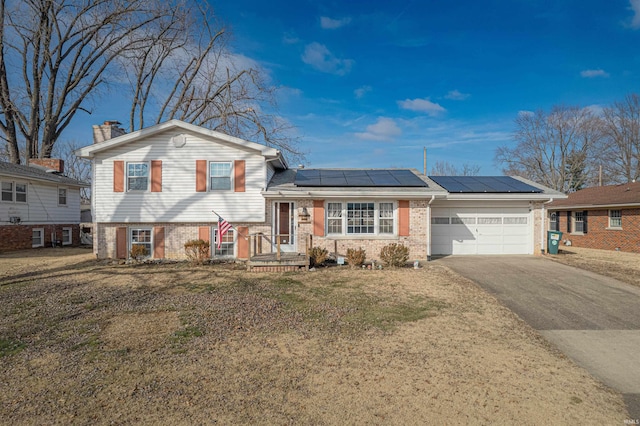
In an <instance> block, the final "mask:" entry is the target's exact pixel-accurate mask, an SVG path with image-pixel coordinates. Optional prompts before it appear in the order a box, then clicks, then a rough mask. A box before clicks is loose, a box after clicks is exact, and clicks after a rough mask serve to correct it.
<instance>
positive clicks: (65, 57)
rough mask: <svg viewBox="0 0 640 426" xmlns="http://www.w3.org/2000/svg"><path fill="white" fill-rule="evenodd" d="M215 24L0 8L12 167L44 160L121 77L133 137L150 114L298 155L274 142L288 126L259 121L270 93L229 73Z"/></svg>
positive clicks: (189, 10)
mask: <svg viewBox="0 0 640 426" xmlns="http://www.w3.org/2000/svg"><path fill="white" fill-rule="evenodd" d="M212 22H213V16H211V15H210V14H209V12H208V10H207V9H205V8H204V7H201V3H200V1H199V0H174V1H170V2H167V1H163V0H92V1H87V0H56V1H54V0H0V114H1V115H2V117H0V132H1V134H2V137H3V138H4V140H5V141H6V143H7V151H8V155H9V158H10V160H11V161H12V162H14V163H19V162H20V154H19V149H18V146H19V144H20V143H24V144H25V146H26V157H27V158H37V157H50V156H51V152H52V150H53V148H54V145H55V143H56V141H57V140H58V139H59V138H60V135H61V134H62V132H63V131H64V130H65V128H67V126H69V124H70V123H71V122H72V121H73V119H74V117H75V115H76V114H77V113H78V112H79V111H84V112H88V113H91V110H92V109H93V108H92V106H93V105H94V102H96V101H97V100H98V99H99V96H100V95H102V94H104V92H105V91H106V89H107V88H108V86H110V85H111V86H114V87H117V86H118V83H120V82H121V77H122V76H123V75H126V74H125V72H126V71H128V70H132V72H133V75H130V81H131V82H132V85H133V87H134V90H133V91H132V93H131V112H130V124H131V126H130V127H131V129H132V130H133V129H135V128H136V127H138V128H139V127H141V126H143V125H144V118H145V117H146V116H147V114H148V115H149V116H153V117H154V118H155V119H153V120H150V121H152V122H160V121H163V120H166V119H170V118H180V119H183V120H186V121H189V122H192V123H196V124H199V125H206V126H208V127H211V128H218V129H220V130H224V131H226V132H228V133H230V134H232V135H234V136H240V137H242V136H246V130H247V129H248V128H249V124H250V123H251V124H252V125H253V135H262V136H263V139H264V140H265V141H267V142H270V143H272V144H273V145H277V144H278V143H279V142H281V141H282V142H283V148H284V149H287V148H289V149H290V150H291V151H292V152H294V153H297V152H296V151H295V149H294V144H295V141H294V140H292V139H288V138H287V137H286V136H282V139H279V135H280V132H282V131H283V130H286V127H287V126H286V124H283V123H282V122H281V121H278V119H277V116H272V115H269V114H266V113H262V112H261V111H262V109H261V108H260V105H262V104H261V102H262V101H263V100H264V99H265V98H268V96H270V95H271V90H272V89H271V88H269V87H268V86H267V85H263V84H262V81H261V80H260V78H261V73H260V72H259V71H258V70H256V69H246V68H243V67H242V66H240V65H238V64H235V63H234V61H233V56H232V55H230V54H229V51H228V50H227V49H226V48H225V45H224V43H222V40H223V35H224V34H225V31H224V29H222V28H221V29H212V28H211V27H210V26H209V24H210V23H212ZM160 94H163V95H160ZM152 95H153V96H155V97H152ZM261 96H264V97H262V98H261ZM124 98H125V99H127V98H128V96H127V95H125V96H124ZM152 98H153V100H155V101H156V102H155V103H154V104H153V105H149V101H150V100H152ZM270 99H272V98H270ZM274 124H275V125H274ZM243 131H245V133H243ZM288 143H290V144H288Z"/></svg>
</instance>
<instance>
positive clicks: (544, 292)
mask: <svg viewBox="0 0 640 426" xmlns="http://www.w3.org/2000/svg"><path fill="white" fill-rule="evenodd" d="M436 261H437V262H441V263H442V264H444V265H446V266H448V267H449V268H451V269H452V270H454V271H455V272H457V273H458V274H460V275H462V276H464V277H466V278H468V279H470V280H472V281H475V282H476V283H478V284H479V285H480V286H481V287H482V288H484V289H485V290H486V291H488V292H489V293H491V294H493V295H494V296H495V297H497V298H498V300H500V301H501V302H502V303H503V304H504V305H505V306H507V307H508V308H509V309H511V310H512V311H513V312H515V313H516V314H517V315H519V316H520V317H521V318H522V319H523V320H525V321H526V322H527V323H529V325H531V326H532V327H533V328H535V329H536V330H538V331H539V332H540V333H541V334H542V335H543V336H544V337H545V338H546V339H547V340H549V341H550V342H551V343H553V344H554V345H556V346H557V347H558V348H559V349H560V350H561V351H562V352H564V353H565V354H566V355H567V356H569V357H570V358H572V359H573V360H574V361H575V362H576V364H578V365H580V366H581V367H583V368H585V369H586V370H587V371H589V372H590V373H591V374H592V375H593V376H594V377H596V378H598V379H599V380H600V381H602V382H603V383H605V384H606V385H608V386H610V387H611V388H613V389H616V390H617V391H619V392H621V393H622V394H623V396H624V398H625V401H626V403H627V407H628V409H629V412H630V415H631V419H634V420H635V419H640V288H638V287H634V286H631V285H628V284H624V283H622V282H620V281H617V280H615V279H612V278H607V277H603V276H601V275H598V274H594V273H592V272H588V271H584V270H581V269H577V268H574V267H571V266H566V265H562V264H559V263H556V262H553V261H551V260H548V259H544V258H541V257H534V256H459V257H458V256H452V257H445V258H441V259H438V260H436Z"/></svg>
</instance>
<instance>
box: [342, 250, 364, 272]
mask: <svg viewBox="0 0 640 426" xmlns="http://www.w3.org/2000/svg"><path fill="white" fill-rule="evenodd" d="M366 259H367V252H365V251H364V249H363V248H362V247H360V248H359V249H347V262H348V263H349V266H351V267H352V268H356V267H358V266H360V265H362V264H363V263H364V261H365V260H366Z"/></svg>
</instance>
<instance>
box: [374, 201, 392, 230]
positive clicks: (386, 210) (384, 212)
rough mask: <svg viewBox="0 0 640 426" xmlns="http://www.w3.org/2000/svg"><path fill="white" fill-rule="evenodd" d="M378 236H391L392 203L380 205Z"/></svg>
mask: <svg viewBox="0 0 640 426" xmlns="http://www.w3.org/2000/svg"><path fill="white" fill-rule="evenodd" d="M378 234H393V203H380V207H379V208H378Z"/></svg>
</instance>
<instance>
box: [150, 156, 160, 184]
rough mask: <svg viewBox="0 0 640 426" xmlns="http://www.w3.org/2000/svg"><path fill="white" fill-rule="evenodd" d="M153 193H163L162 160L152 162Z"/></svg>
mask: <svg viewBox="0 0 640 426" xmlns="http://www.w3.org/2000/svg"><path fill="white" fill-rule="evenodd" d="M151 192H162V160H152V161H151Z"/></svg>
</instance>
